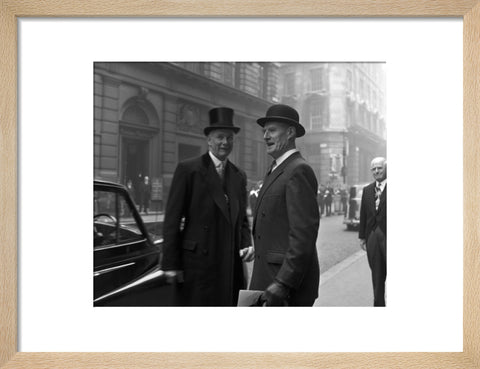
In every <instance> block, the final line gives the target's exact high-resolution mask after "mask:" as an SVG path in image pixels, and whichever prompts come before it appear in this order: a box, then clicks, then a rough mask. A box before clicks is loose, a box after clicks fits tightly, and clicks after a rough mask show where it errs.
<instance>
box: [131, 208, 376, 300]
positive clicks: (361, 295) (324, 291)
mask: <svg viewBox="0 0 480 369" xmlns="http://www.w3.org/2000/svg"><path fill="white" fill-rule="evenodd" d="M141 216H142V218H143V221H144V222H145V223H151V222H159V221H163V219H164V214H163V213H149V214H148V215H147V214H144V213H142V214H141ZM252 264H253V263H248V265H247V267H248V268H249V274H250V273H251V267H252ZM371 278H372V277H371V273H370V267H369V266H368V261H367V254H366V252H365V251H363V250H359V251H357V252H356V253H355V254H353V255H351V256H349V257H348V258H346V259H345V260H342V261H341V262H340V263H338V264H336V265H334V266H333V267H332V268H330V269H329V270H327V271H325V272H323V273H322V274H321V275H320V287H319V297H318V298H317V300H316V301H315V304H314V306H338V307H340V306H342V307H343V306H373V288H372V279H371Z"/></svg>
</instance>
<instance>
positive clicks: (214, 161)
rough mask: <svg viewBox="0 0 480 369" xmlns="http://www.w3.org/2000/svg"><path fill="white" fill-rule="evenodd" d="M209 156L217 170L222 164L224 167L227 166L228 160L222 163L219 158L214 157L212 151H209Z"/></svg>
mask: <svg viewBox="0 0 480 369" xmlns="http://www.w3.org/2000/svg"><path fill="white" fill-rule="evenodd" d="M208 154H209V155H210V158H212V161H213V165H215V168H217V167H218V166H219V165H220V164H223V166H224V167H225V165H226V164H227V160H228V159H225V160H224V161H221V160H220V159H219V158H217V157H216V156H215V155H213V154H212V152H211V151H208Z"/></svg>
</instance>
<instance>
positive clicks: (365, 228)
mask: <svg viewBox="0 0 480 369" xmlns="http://www.w3.org/2000/svg"><path fill="white" fill-rule="evenodd" d="M376 227H380V229H381V230H382V232H383V233H384V234H385V237H386V236H387V185H385V188H384V189H383V191H382V194H381V195H380V204H379V205H378V210H376V209H375V182H372V183H370V184H369V185H368V186H365V187H364V188H363V194H362V203H361V205H360V227H359V231H358V238H361V239H364V240H368V236H369V235H370V233H371V232H372V231H373V230H374V229H375V228H376Z"/></svg>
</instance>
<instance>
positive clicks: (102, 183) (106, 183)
mask: <svg viewBox="0 0 480 369" xmlns="http://www.w3.org/2000/svg"><path fill="white" fill-rule="evenodd" d="M93 183H94V185H100V186H106V187H115V188H121V189H124V188H125V186H124V185H122V184H120V183H115V182H110V181H104V180H102V179H94V180H93Z"/></svg>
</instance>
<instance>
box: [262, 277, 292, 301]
mask: <svg viewBox="0 0 480 369" xmlns="http://www.w3.org/2000/svg"><path fill="white" fill-rule="evenodd" d="M289 294H290V290H289V288H288V287H287V286H285V285H283V284H281V283H279V282H273V283H272V284H271V285H270V286H268V287H267V289H266V290H265V291H263V294H262V297H261V299H262V300H263V301H264V303H265V306H287V305H288V297H289Z"/></svg>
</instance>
